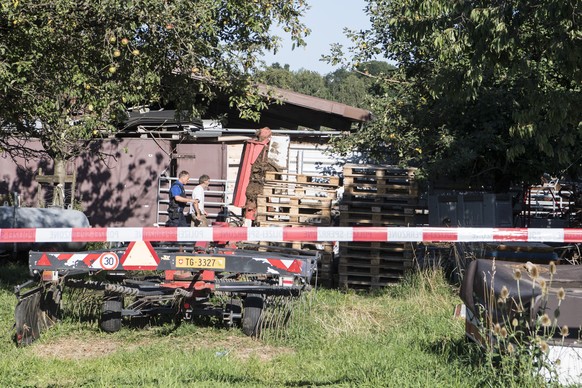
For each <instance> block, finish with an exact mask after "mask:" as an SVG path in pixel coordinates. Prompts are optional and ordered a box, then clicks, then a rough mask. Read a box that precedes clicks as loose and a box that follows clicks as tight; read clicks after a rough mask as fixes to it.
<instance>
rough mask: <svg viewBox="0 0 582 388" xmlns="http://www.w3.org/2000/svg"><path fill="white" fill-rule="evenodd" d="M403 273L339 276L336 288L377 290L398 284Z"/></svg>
mask: <svg viewBox="0 0 582 388" xmlns="http://www.w3.org/2000/svg"><path fill="white" fill-rule="evenodd" d="M403 278H404V273H402V272H395V273H392V274H382V275H362V274H340V275H338V287H339V288H350V289H378V288H384V287H387V286H390V285H394V284H397V283H399V282H400V281H401V280H402V279H403Z"/></svg>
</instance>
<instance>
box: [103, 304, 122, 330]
mask: <svg viewBox="0 0 582 388" xmlns="http://www.w3.org/2000/svg"><path fill="white" fill-rule="evenodd" d="M122 308H123V299H121V298H115V299H109V300H104V301H103V306H102V310H101V322H99V327H100V328H101V330H103V331H104V332H106V333H115V332H117V331H119V330H121V309H122Z"/></svg>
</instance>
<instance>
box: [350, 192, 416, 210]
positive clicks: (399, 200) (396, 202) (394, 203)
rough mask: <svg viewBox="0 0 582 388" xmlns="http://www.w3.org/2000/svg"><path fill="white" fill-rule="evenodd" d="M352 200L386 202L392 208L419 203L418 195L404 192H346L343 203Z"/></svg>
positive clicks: (371, 203)
mask: <svg viewBox="0 0 582 388" xmlns="http://www.w3.org/2000/svg"><path fill="white" fill-rule="evenodd" d="M352 202H359V203H368V204H370V206H374V205H376V204H385V205H386V206H391V207H392V209H406V208H410V207H411V206H415V205H417V204H418V202H419V201H418V197H416V196H409V195H404V194H402V195H401V194H390V193H386V194H378V193H350V192H344V194H343V198H342V204H349V203H352Z"/></svg>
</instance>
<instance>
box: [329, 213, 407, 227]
mask: <svg viewBox="0 0 582 388" xmlns="http://www.w3.org/2000/svg"><path fill="white" fill-rule="evenodd" d="M414 224H415V218H414V215H413V214H403V213H401V214H398V213H397V212H394V213H347V212H341V213H340V225H341V226H410V225H414Z"/></svg>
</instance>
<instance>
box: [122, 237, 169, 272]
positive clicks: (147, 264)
mask: <svg viewBox="0 0 582 388" xmlns="http://www.w3.org/2000/svg"><path fill="white" fill-rule="evenodd" d="M159 263H160V258H159V257H158V254H157V253H156V251H155V250H154V247H152V244H150V243H149V242H147V241H135V242H132V243H130V244H129V246H128V247H127V249H126V250H125V253H124V254H123V257H122V258H121V265H122V266H123V268H124V269H129V270H155V269H157V268H158V264H159Z"/></svg>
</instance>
